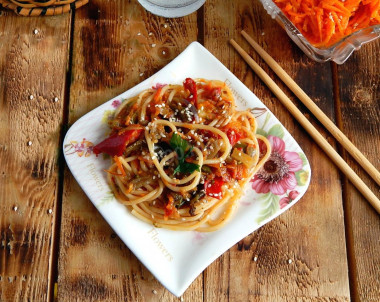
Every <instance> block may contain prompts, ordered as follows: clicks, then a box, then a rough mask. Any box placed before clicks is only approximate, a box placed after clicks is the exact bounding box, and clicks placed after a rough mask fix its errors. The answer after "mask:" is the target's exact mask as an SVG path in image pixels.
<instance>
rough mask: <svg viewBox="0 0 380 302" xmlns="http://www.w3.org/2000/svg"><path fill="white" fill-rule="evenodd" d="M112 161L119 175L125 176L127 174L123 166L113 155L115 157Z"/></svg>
mask: <svg viewBox="0 0 380 302" xmlns="http://www.w3.org/2000/svg"><path fill="white" fill-rule="evenodd" d="M113 159H114V161H115V163H116V165H117V167H118V168H119V171H120V173H121V175H123V176H125V175H127V174H125V171H124V167H123V164H122V163H121V161H120V159H119V157H118V156H116V155H115V156H114V157H113Z"/></svg>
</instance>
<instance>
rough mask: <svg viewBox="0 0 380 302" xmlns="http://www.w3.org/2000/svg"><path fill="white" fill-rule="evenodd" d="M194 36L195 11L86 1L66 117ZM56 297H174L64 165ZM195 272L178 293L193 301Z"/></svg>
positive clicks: (79, 16)
mask: <svg viewBox="0 0 380 302" xmlns="http://www.w3.org/2000/svg"><path fill="white" fill-rule="evenodd" d="M196 39H197V16H196V14H192V15H190V16H187V17H185V18H178V19H170V20H166V19H164V18H160V17H156V16H153V15H151V14H150V13H148V12H146V11H145V10H144V9H143V8H142V7H141V6H140V5H139V4H138V2H137V1H124V0H119V1H101V0H97V1H95V0H94V1H91V2H90V3H89V5H88V6H86V7H83V9H81V10H79V11H78V12H77V13H76V16H75V33H74V45H73V65H72V66H73V68H72V84H71V89H70V105H69V106H70V113H69V123H70V124H72V123H74V122H75V121H76V120H77V119H78V118H79V117H81V116H82V115H83V114H85V113H87V112H88V111H90V110H91V109H93V108H95V107H97V106H99V105H100V104H102V103H103V102H105V101H107V100H108V99H110V98H112V97H113V96H116V95H118V94H119V93H121V92H123V91H125V90H127V89H128V88H131V87H133V86H134V85H136V84H137V83H139V82H140V81H142V80H144V79H145V78H147V77H149V76H150V75H152V74H153V73H155V72H156V71H157V70H159V69H160V68H162V67H163V66H165V65H166V64H167V63H169V62H170V61H171V60H172V59H173V58H174V57H176V56H177V55H178V54H179V53H180V52H181V51H182V50H183V49H184V48H185V47H186V46H187V45H188V44H189V43H190V42H192V41H194V40H196ZM64 193H65V194H64V197H63V206H62V227H61V234H62V235H61V242H60V255H59V278H58V299H59V301H67V300H78V301H93V300H97V301H110V300H112V301H157V300H160V301H175V300H177V298H175V297H174V296H173V295H172V294H171V293H170V292H168V291H167V290H166V289H165V288H164V287H163V286H162V285H161V284H160V283H159V282H158V281H157V280H156V279H155V278H154V277H153V276H152V275H151V273H150V272H149V271H148V270H147V269H146V268H145V267H144V266H143V265H142V264H141V263H140V262H139V261H138V260H137V258H136V257H135V256H134V255H133V254H132V253H131V252H130V250H129V249H128V248H127V247H126V246H125V245H124V244H123V243H122V242H121V240H120V239H119V238H118V237H117V236H116V235H115V234H114V232H113V231H112V229H111V228H110V227H109V226H108V224H107V223H106V222H105V221H104V219H103V218H102V217H101V216H100V214H99V213H98V212H97V210H96V208H95V207H94V206H93V205H92V203H91V202H90V201H89V200H88V199H87V198H86V196H85V194H84V193H83V191H82V190H81V189H80V187H79V186H78V184H77V183H76V181H75V180H74V178H73V177H72V176H71V174H70V172H68V171H66V172H65V182H64ZM202 286H203V283H202V276H200V277H198V278H197V279H196V281H195V282H194V283H193V284H192V286H191V288H190V289H189V290H188V292H186V294H185V295H184V298H185V299H186V300H189V301H199V300H200V299H201V298H200V297H202V292H201V289H202Z"/></svg>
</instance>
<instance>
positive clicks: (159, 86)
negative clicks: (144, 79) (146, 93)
mask: <svg viewBox="0 0 380 302" xmlns="http://www.w3.org/2000/svg"><path fill="white" fill-rule="evenodd" d="M164 86H166V84H161V83H156V85H154V86H152V88H153V89H156V90H157V89H160V88H162V87H164Z"/></svg>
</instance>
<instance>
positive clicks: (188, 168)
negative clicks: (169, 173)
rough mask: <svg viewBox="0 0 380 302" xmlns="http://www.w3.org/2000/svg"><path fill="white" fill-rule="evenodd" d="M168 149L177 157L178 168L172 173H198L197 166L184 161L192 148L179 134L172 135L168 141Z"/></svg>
mask: <svg viewBox="0 0 380 302" xmlns="http://www.w3.org/2000/svg"><path fill="white" fill-rule="evenodd" d="M170 147H171V148H172V149H173V150H174V151H175V152H176V153H177V155H178V166H177V168H175V170H174V173H192V172H194V171H199V165H197V164H194V163H189V162H186V161H185V159H186V158H187V157H189V156H190V153H191V151H192V150H193V146H191V145H190V144H189V143H188V142H187V140H185V139H183V138H182V137H181V136H180V135H179V134H177V133H173V135H172V138H171V139H170Z"/></svg>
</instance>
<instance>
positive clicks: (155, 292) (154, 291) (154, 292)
mask: <svg viewBox="0 0 380 302" xmlns="http://www.w3.org/2000/svg"><path fill="white" fill-rule="evenodd" d="M152 216H153V215H152ZM152 218H153V217H152ZM152 293H153V294H155V295H157V291H156V290H155V289H154V290H152Z"/></svg>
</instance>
